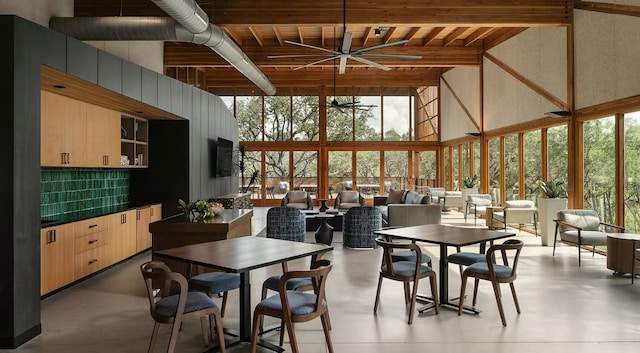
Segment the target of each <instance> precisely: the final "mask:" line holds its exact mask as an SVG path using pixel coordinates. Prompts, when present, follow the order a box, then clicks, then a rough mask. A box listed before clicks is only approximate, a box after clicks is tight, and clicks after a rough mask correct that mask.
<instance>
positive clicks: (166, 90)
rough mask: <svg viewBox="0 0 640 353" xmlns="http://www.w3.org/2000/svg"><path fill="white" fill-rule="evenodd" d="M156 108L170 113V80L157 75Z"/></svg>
mask: <svg viewBox="0 0 640 353" xmlns="http://www.w3.org/2000/svg"><path fill="white" fill-rule="evenodd" d="M157 107H158V108H160V109H162V110H166V111H168V112H170V111H171V78H169V77H167V76H163V75H158V103H157Z"/></svg>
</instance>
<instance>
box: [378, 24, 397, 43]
mask: <svg viewBox="0 0 640 353" xmlns="http://www.w3.org/2000/svg"><path fill="white" fill-rule="evenodd" d="M396 29H397V27H391V28H389V30H387V34H385V36H384V39H383V40H382V42H383V43H384V44H387V43H390V42H391V37H392V36H393V32H395V31H396Z"/></svg>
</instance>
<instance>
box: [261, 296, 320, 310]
mask: <svg viewBox="0 0 640 353" xmlns="http://www.w3.org/2000/svg"><path fill="white" fill-rule="evenodd" d="M287 298H288V299H289V307H290V309H291V314H292V315H307V314H311V313H312V312H314V311H315V310H316V295H315V294H313V293H308V292H296V291H287ZM257 308H265V309H269V310H275V311H282V301H281V299H280V294H276V295H274V296H271V297H269V298H267V299H265V300H263V301H261V302H260V303H258V305H257V306H256V309H257Z"/></svg>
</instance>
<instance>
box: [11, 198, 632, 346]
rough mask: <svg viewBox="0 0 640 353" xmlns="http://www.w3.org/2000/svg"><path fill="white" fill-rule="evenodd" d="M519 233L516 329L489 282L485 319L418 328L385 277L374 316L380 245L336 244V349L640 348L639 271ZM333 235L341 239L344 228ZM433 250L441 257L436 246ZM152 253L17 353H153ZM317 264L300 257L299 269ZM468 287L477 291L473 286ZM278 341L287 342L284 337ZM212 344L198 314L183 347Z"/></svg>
mask: <svg viewBox="0 0 640 353" xmlns="http://www.w3.org/2000/svg"><path fill="white" fill-rule="evenodd" d="M263 217H264V210H261V209H256V217H255V219H256V221H255V222H254V226H255V227H260V226H261V225H263V224H264V218H263ZM462 222H463V220H462V216H461V215H460V214H456V213H451V214H449V215H447V216H445V219H444V220H443V223H454V224H456V223H462ZM480 223H483V221H479V224H480ZM518 238H520V239H522V240H523V241H525V244H526V246H525V248H524V250H523V253H522V257H521V260H520V261H521V262H520V265H519V267H518V269H519V271H518V279H517V280H516V291H517V294H518V298H519V300H520V306H521V309H522V313H521V314H520V315H518V314H517V313H516V311H515V307H514V305H513V301H512V297H511V294H510V292H509V290H508V287H507V286H506V285H505V286H504V290H503V291H502V293H503V303H504V306H505V314H506V319H507V325H508V326H506V327H503V326H502V325H501V323H500V317H499V315H498V310H497V307H496V303H495V299H494V296H493V291H492V289H491V286H490V285H489V284H488V283H487V282H481V283H480V290H479V295H478V304H477V306H478V308H479V309H481V310H482V313H480V314H479V315H468V314H463V315H462V316H458V315H457V313H456V312H455V311H452V310H447V309H443V310H441V312H440V314H439V315H434V313H432V312H429V313H425V314H421V315H417V314H416V316H415V318H414V322H413V324H412V325H408V324H407V322H406V320H407V308H406V307H405V304H404V300H403V290H402V285H401V284H400V283H396V282H392V281H385V282H383V286H382V299H381V305H380V307H379V309H378V314H377V315H374V314H373V302H374V299H375V293H376V284H377V278H378V273H377V271H378V266H379V264H380V256H381V255H380V254H381V252H380V250H379V249H378V250H352V249H345V248H343V247H342V244H340V243H339V242H335V243H334V247H335V249H334V251H333V252H332V254H331V255H330V256H331V257H332V258H333V261H334V268H333V270H332V272H331V274H330V276H329V282H328V285H327V297H328V300H329V305H330V314H331V321H332V325H333V330H332V331H331V338H332V340H333V346H334V350H335V352H336V353H340V352H342V353H347V352H348V353H360V352H363V353H364V352H373V353H377V352H427V351H429V352H453V353H455V352H475V353H484V352H536V353H539V352H544V353H554V352H563V353H564V352H585V353H589V352H598V353H602V352H622V351H629V352H631V351H637V350H638V349H640V280H638V281H637V282H636V284H634V285H632V284H631V281H630V278H629V277H619V276H614V275H613V273H612V271H610V270H608V269H607V268H606V258H605V257H603V256H601V255H595V257H591V255H590V254H588V253H587V252H586V251H585V252H583V261H582V267H578V262H577V250H576V248H575V247H569V246H566V245H560V246H559V249H558V250H557V252H556V256H555V257H552V256H551V250H552V249H551V248H549V247H542V246H540V239H539V238H536V237H535V236H533V235H531V234H528V233H518ZM334 240H336V241H339V240H340V237H339V235H338V236H336V238H335V239H334ZM424 249H425V250H426V251H427V252H428V253H430V254H431V255H432V257H434V258H435V259H437V257H438V249H437V248H436V247H435V246H428V245H427V246H425V247H424ZM149 259H150V254H149V253H145V254H141V255H139V256H136V257H135V258H133V259H131V260H128V261H126V262H124V263H122V264H121V265H118V266H116V267H114V268H111V269H109V270H107V271H105V272H103V273H100V274H99V275H97V276H94V277H92V278H90V279H89V280H86V281H84V282H82V283H80V284H78V285H76V286H74V287H72V288H69V289H67V290H65V291H63V292H60V293H58V294H56V295H53V296H51V297H49V298H47V299H45V300H44V301H43V303H42V334H41V335H39V336H38V337H36V338H34V339H33V340H31V341H29V342H27V343H26V344H24V345H22V346H21V347H19V348H18V349H16V350H15V351H20V352H33V353H40V352H43V353H44V352H50V353H63V352H64V353H75V352H83V353H85V352H95V353H102V352H105V353H106V352H109V353H113V352H123V353H124V352H127V353H128V352H131V353H134V352H135V353H139V352H145V351H146V349H147V346H148V343H149V337H150V335H151V329H152V327H153V321H152V319H151V317H150V315H149V305H148V301H147V298H146V297H145V289H144V284H143V281H142V277H141V276H140V272H139V266H140V264H142V263H143V262H145V261H147V260H149ZM307 261H308V260H307ZM307 266H308V263H306V262H304V261H302V260H299V261H297V262H294V263H293V264H292V265H291V266H290V268H304V267H307ZM279 270H280V268H279V266H272V267H269V268H266V269H260V270H256V271H253V272H252V273H251V276H252V277H251V278H252V283H253V286H252V300H253V302H254V303H255V302H257V300H258V299H259V297H260V285H261V282H262V280H263V279H264V278H266V277H267V276H268V275H270V274H273V273H277V272H278V271H279ZM449 270H450V276H449V279H450V281H449V291H450V294H452V295H456V296H457V292H458V291H459V286H460V279H459V274H458V268H457V267H455V266H452V267H450V268H449ZM420 288H421V291H422V292H428V281H426V280H425V281H422V282H421V283H420ZM467 293H468V294H469V295H468V297H470V294H471V287H469V288H468V291H467ZM237 302H238V293H237V291H234V292H231V293H230V299H229V305H228V308H227V315H226V317H225V318H224V325H225V327H229V328H234V327H237V325H238V313H237V310H235V309H236V308H237ZM268 322H269V321H268ZM271 322H274V323H275V321H271ZM296 327H297V329H296V333H297V337H298V341H299V343H300V344H299V347H300V351H301V352H303V353H319V352H326V351H327V349H326V345H325V342H324V336H323V334H322V328H321V325H320V321H319V320H314V321H312V322H310V323H304V324H299V325H297V326H296ZM168 333H169V327H168V326H163V327H162V328H161V330H160V340H159V342H158V345H157V347H156V351H157V352H162V351H166V342H167V339H168ZM268 339H270V340H273V342H277V335H272V336H271V337H268ZM287 342H288V339H285V348H286V349H287V351H290V347H289V345H288V343H287ZM204 350H205V347H204V345H203V342H202V336H201V329H200V324H199V321H198V320H195V321H190V322H187V323H186V324H185V325H184V327H183V329H182V332H181V333H180V336H179V340H178V345H177V348H176V352H185V353H186V352H202V351H204ZM228 351H229V352H231V353H235V352H248V351H249V346H248V345H247V344H241V345H237V346H234V347H231V348H229V349H228ZM259 351H260V352H267V351H266V350H261V349H259ZM1 352H5V351H1ZM6 352H11V351H6Z"/></svg>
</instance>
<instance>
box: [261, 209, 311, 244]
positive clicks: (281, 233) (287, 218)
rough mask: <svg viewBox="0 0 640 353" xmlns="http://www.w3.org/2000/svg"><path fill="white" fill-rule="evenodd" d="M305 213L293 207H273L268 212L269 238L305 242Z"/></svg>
mask: <svg viewBox="0 0 640 353" xmlns="http://www.w3.org/2000/svg"><path fill="white" fill-rule="evenodd" d="M305 233H306V229H305V218H304V213H302V212H300V210H299V209H297V208H293V207H272V208H270V209H269V211H267V238H276V239H284V240H293V241H300V242H303V241H304V237H305Z"/></svg>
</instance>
